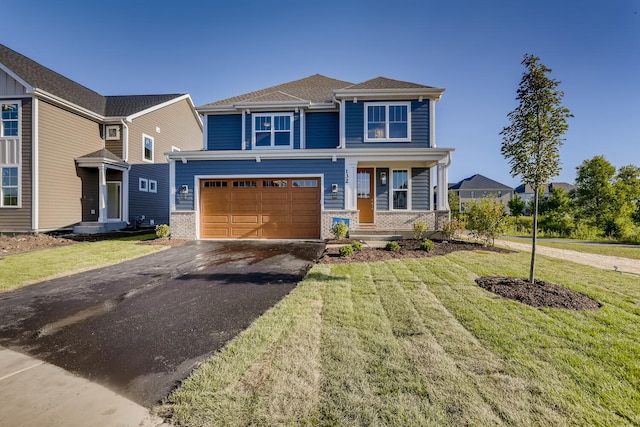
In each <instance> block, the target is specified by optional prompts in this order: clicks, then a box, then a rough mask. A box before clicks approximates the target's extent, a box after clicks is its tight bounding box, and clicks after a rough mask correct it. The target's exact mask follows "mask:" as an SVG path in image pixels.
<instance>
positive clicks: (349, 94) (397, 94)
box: [334, 87, 445, 101]
mask: <svg viewBox="0 0 640 427" xmlns="http://www.w3.org/2000/svg"><path fill="white" fill-rule="evenodd" d="M444 91H445V89H443V88H436V87H434V88H407V89H339V90H336V91H334V94H335V97H336V98H354V97H356V98H358V99H360V98H363V99H365V98H366V99H413V98H419V97H423V98H427V99H435V100H436V101H437V100H439V99H440V97H441V96H442V93H443V92H444Z"/></svg>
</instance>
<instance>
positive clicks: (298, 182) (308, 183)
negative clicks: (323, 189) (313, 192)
mask: <svg viewBox="0 0 640 427" xmlns="http://www.w3.org/2000/svg"><path fill="white" fill-rule="evenodd" d="M291 185H292V186H293V187H317V186H318V180H317V179H294V180H293V181H291Z"/></svg>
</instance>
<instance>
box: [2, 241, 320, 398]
mask: <svg viewBox="0 0 640 427" xmlns="http://www.w3.org/2000/svg"><path fill="white" fill-rule="evenodd" d="M323 249H324V245H323V244H322V243H316V242H297V241H287V242H265V241H224V242H222V241H215V242H214V241H196V242H191V243H188V244H186V245H184V246H180V247H176V248H171V249H168V250H165V251H161V252H158V253H155V254H151V255H148V256H145V257H142V258H137V259H135V260H131V261H126V262H123V263H121V264H118V265H114V266H110V267H105V268H101V269H97V270H93V271H88V272H85V273H80V274H76V275H74V276H69V277H66V278H60V279H55V280H50V281H47V282H42V283H39V284H36V285H32V286H28V287H25V288H21V289H18V290H16V291H12V292H6V293H2V294H0V345H3V346H5V347H9V348H11V349H13V350H17V351H21V352H25V353H28V354H30V355H32V356H35V357H37V358H39V359H42V360H45V361H47V362H49V363H52V364H55V365H57V366H60V367H62V368H64V369H66V370H68V371H70V372H73V373H76V374H78V375H80V376H83V377H85V378H87V379H89V380H92V381H96V382H98V383H101V384H103V385H105V386H107V387H109V388H111V389H113V390H114V391H116V392H118V393H120V394H123V395H124V396H126V397H128V398H130V399H131V400H134V401H135V402H138V403H140V404H142V405H145V406H152V405H154V404H156V403H158V402H159V401H160V400H161V399H163V398H164V397H165V396H167V395H168V394H169V392H170V391H171V390H172V389H173V388H174V387H175V386H176V385H178V384H179V383H180V382H181V381H182V380H184V379H185V378H186V377H187V376H188V375H189V373H190V372H191V371H192V370H193V369H194V368H195V367H196V366H197V365H198V364H199V363H200V362H202V361H203V360H205V359H206V358H207V357H208V356H210V355H211V354H212V353H214V352H216V351H218V350H219V349H220V348H222V347H223V346H224V344H225V343H226V342H227V341H228V340H229V339H231V338H233V337H234V336H235V335H237V334H238V333H239V332H241V331H242V330H244V329H246V328H247V327H248V326H249V325H250V324H251V322H253V321H254V320H255V319H256V318H258V317H259V316H260V315H261V314H263V313H264V312H265V311H266V310H268V309H269V308H270V307H272V306H273V305H274V304H276V303H277V302H278V301H280V300H281V299H282V298H283V297H284V296H285V295H287V294H288V293H289V292H290V291H291V290H292V289H293V288H294V287H295V286H296V284H297V283H298V282H299V281H300V280H301V279H302V278H303V277H304V275H305V274H306V272H307V271H308V269H309V268H310V267H311V265H312V264H313V261H314V260H315V259H317V258H318V257H319V256H320V255H321V253H322V251H323Z"/></svg>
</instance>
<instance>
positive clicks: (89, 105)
mask: <svg viewBox="0 0 640 427" xmlns="http://www.w3.org/2000/svg"><path fill="white" fill-rule="evenodd" d="M0 69H4V70H6V71H7V72H9V73H10V75H12V76H16V77H17V78H18V79H20V80H21V81H22V82H24V83H26V84H27V85H29V86H30V88H28V89H29V90H32V91H34V92H43V91H44V93H45V94H46V95H53V97H55V98H59V99H60V100H62V101H66V102H68V103H69V104H72V105H75V106H78V107H81V108H84V109H86V110H88V111H90V112H92V113H94V114H97V115H99V116H102V117H103V118H104V117H124V116H130V115H132V114H135V113H139V112H141V111H144V110H146V109H149V108H152V107H154V106H157V105H159V104H162V103H165V102H167V101H170V100H173V99H175V98H178V97H180V96H184V94H164V95H124V96H102V95H100V94H99V93H97V92H95V91H93V90H91V89H89V88H87V87H85V86H83V85H81V84H79V83H77V82H74V81H73V80H71V79H69V78H67V77H65V76H63V75H61V74H59V73H56V72H55V71H53V70H51V69H49V68H47V67H45V66H43V65H41V64H39V63H37V62H35V61H34V60H32V59H30V58H27V57H26V56H24V55H22V54H20V53H18V52H16V51H14V50H12V49H9V48H8V47H6V46H4V45H2V44H0Z"/></svg>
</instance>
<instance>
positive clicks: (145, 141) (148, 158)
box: [142, 134, 153, 163]
mask: <svg viewBox="0 0 640 427" xmlns="http://www.w3.org/2000/svg"><path fill="white" fill-rule="evenodd" d="M142 159H143V160H144V161H145V162H152V163H153V138H152V137H150V136H149V135H145V134H142Z"/></svg>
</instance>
